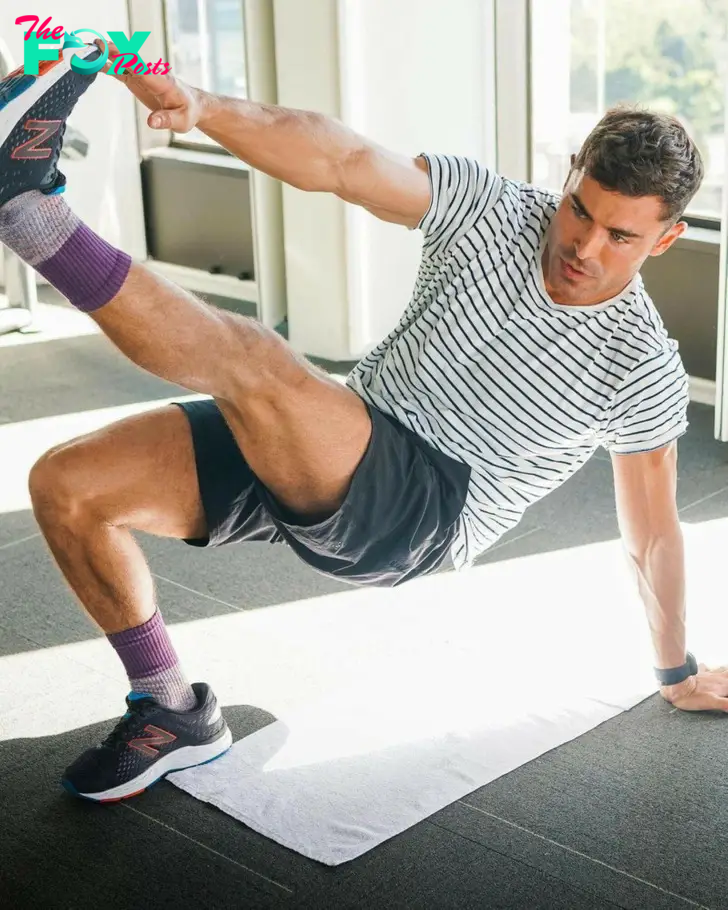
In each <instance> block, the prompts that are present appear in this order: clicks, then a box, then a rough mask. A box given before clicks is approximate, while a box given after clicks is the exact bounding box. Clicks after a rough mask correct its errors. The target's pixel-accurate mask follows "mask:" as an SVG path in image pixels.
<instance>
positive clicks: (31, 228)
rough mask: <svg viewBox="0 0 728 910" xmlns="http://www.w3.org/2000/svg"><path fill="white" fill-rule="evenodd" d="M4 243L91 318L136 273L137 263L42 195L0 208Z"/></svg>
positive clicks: (54, 198)
mask: <svg viewBox="0 0 728 910" xmlns="http://www.w3.org/2000/svg"><path fill="white" fill-rule="evenodd" d="M0 243H4V244H5V246H7V247H9V248H10V249H11V250H12V251H13V252H14V253H17V255H18V256H20V258H21V259H23V260H24V261H25V262H27V263H28V265H32V266H33V268H34V269H35V270H36V271H37V272H40V274H41V275H42V276H43V277H44V278H46V279H47V280H48V281H50V283H51V284H52V285H53V286H54V287H55V288H57V289H58V290H59V291H60V292H61V294H63V296H64V297H66V298H67V299H68V300H69V301H70V302H71V303H72V304H73V305H74V306H75V307H77V308H78V309H79V310H83V311H84V312H85V313H91V312H93V311H94V310H98V309H99V307H102V306H103V305H104V304H105V303H108V302H109V301H110V300H111V299H112V298H113V297H116V295H117V294H118V293H119V291H120V290H121V287H122V285H123V284H124V281H125V280H126V276H127V275H128V274H129V269H130V268H131V262H132V260H131V257H130V256H128V255H127V254H126V253H124V252H122V251H121V250H117V249H116V248H115V247H113V246H111V245H110V244H109V243H107V242H106V241H105V240H103V239H102V238H101V237H99V236H98V234H95V233H94V232H93V231H92V230H91V229H90V228H89V227H87V226H86V225H85V224H84V223H83V222H82V221H80V219H79V218H77V217H76V215H74V213H73V212H72V211H71V209H70V208H69V207H68V205H67V204H66V202H65V201H64V199H63V198H62V197H61V196H45V195H44V194H43V193H41V192H40V191H38V190H31V191H30V192H28V193H23V194H21V195H20V196H16V197H15V199H11V200H10V202H8V203H7V204H6V205H4V206H2V208H0Z"/></svg>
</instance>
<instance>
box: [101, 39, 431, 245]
mask: <svg viewBox="0 0 728 910" xmlns="http://www.w3.org/2000/svg"><path fill="white" fill-rule="evenodd" d="M118 56H119V52H118V50H117V49H116V48H115V47H114V46H113V45H111V46H110V63H109V64H108V66H107V71H108V70H110V68H111V67H112V66H113V65H114V63H115V59H116V57H118ZM116 78H117V79H119V80H120V81H121V82H123V83H124V84H125V85H126V86H127V88H128V89H129V90H130V91H131V92H132V93H133V94H134V95H135V97H136V98H138V99H139V101H141V102H142V104H144V105H145V106H146V107H148V108H149V109H150V110H151V111H152V113H151V114H150V116H149V119H148V123H149V126H150V127H152V128H153V129H165V130H174V131H175V132H180V133H184V132H188V131H189V130H191V129H193V128H194V127H197V128H198V129H200V130H201V131H202V132H203V133H205V134H206V135H207V136H209V137H210V138H211V139H214V140H215V142H217V143H218V144H219V145H221V146H223V148H226V149H227V150H228V151H229V152H231V153H232V154H233V155H235V156H236V157H237V158H240V159H241V160H242V161H245V162H246V163H247V164H249V165H250V166H251V167H254V168H255V169H256V170H259V171H262V172H263V173H265V174H268V175H269V176H271V177H274V178H276V179H277V180H281V181H283V182H284V183H288V184H290V185H291V186H295V187H297V188H298V189H301V190H306V191H308V192H319V193H333V194H335V195H336V196H338V197H339V198H340V199H343V200H344V201H346V202H351V203H353V204H354V205H360V206H362V207H363V208H365V209H367V210H368V211H370V212H371V213H372V214H374V215H376V216H377V217H378V218H380V219H382V220H384V221H390V222H393V223H395V224H402V225H405V226H407V227H410V228H415V227H417V225H418V224H419V223H420V221H421V220H422V218H423V217H424V215H425V213H426V212H427V209H428V207H429V205H430V198H431V190H430V180H429V176H428V173H427V165H426V164H425V161H424V159H421V158H412V157H408V156H406V155H398V154H396V153H394V152H390V151H388V150H387V149H385V148H382V147H381V146H379V145H376V144H375V143H373V142H370V141H369V140H368V139H366V138H365V137H364V136H361V135H359V134H358V133H356V132H355V131H354V130H352V129H349V127H347V126H345V125H344V124H343V123H341V122H340V121H338V120H335V119H333V118H331V117H326V116H325V115H323V114H318V113H314V112H312V111H301V110H292V109H289V108H283V107H277V106H275V105H269V104H258V103H257V102H254V101H245V100H240V99H236V98H226V97H222V96H219V95H213V94H211V93H209V92H204V91H202V90H201V89H197V88H193V87H192V86H189V85H186V84H185V83H184V82H183V81H182V80H180V79H177V78H176V77H174V76H173V75H169V76H154V75H149V76H134V75H131V74H122V75H120V76H117V77H116Z"/></svg>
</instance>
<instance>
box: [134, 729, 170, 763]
mask: <svg viewBox="0 0 728 910" xmlns="http://www.w3.org/2000/svg"><path fill="white" fill-rule="evenodd" d="M144 732H145V733H148V734H149V735H148V736H144V737H141V736H140V737H138V738H137V739H132V740H130V741H129V748H130V749H137V750H138V751H139V752H141V753H142V754H143V755H146V756H147V757H148V758H156V757H157V755H159V749H158V748H157V749H155V748H154V747H155V746H166V745H168V744H169V743H173V742H174V741H175V739H177V737H176V736H175V735H174V734H173V733H169V732H168V731H167V730H162V728H161V727H155V726H154V724H147V725H146V727H145V728H144Z"/></svg>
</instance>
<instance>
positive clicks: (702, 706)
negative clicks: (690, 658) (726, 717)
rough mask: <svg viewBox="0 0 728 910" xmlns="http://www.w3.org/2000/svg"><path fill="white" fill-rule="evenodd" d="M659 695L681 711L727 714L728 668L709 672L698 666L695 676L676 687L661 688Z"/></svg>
mask: <svg viewBox="0 0 728 910" xmlns="http://www.w3.org/2000/svg"><path fill="white" fill-rule="evenodd" d="M660 695H662V697H663V698H664V699H665V700H666V701H669V702H670V703H671V704H673V705H675V707H676V708H680V710H681V711H723V712H725V713H728V667H718V668H717V669H714V670H710V669H708V667H706V666H705V664H700V665H699V666H698V673H697V674H696V675H695V676H689V677H688V678H687V679H685V680H683V682H681V683H678V684H677V685H676V686H662V687H661V689H660Z"/></svg>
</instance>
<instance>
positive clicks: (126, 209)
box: [0, 0, 146, 279]
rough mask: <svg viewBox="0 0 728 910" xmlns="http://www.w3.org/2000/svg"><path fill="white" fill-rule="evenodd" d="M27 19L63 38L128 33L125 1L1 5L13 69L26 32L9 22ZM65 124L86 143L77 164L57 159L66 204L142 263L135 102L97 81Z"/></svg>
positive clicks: (0, 27)
mask: <svg viewBox="0 0 728 910" xmlns="http://www.w3.org/2000/svg"><path fill="white" fill-rule="evenodd" d="M61 10H62V11H61ZM31 14H33V15H38V16H40V21H41V22H43V20H44V19H45V18H46V17H47V16H51V15H52V16H53V21H52V23H51V26H50V28H54V27H55V26H58V25H62V26H63V27H64V28H65V30H66V31H74V30H75V29H78V28H92V29H94V30H95V31H97V32H101V33H102V34H104V35H106V33H107V32H108V31H109V30H110V29H111V30H114V29H121V30H122V31H124V32H125V33H126V34H128V33H129V21H128V16H127V7H126V2H125V0H104V3H103V5H102V4H99V3H98V2H96V0H64V2H63V3H62V4H59V3H50V2H48V0H39V2H36V3H30V4H29V3H28V2H27V0H2V3H1V4H0V35H2V39H3V41H4V43H5V44H6V45H7V46H8V47H9V49H10V52H11V54H12V55H13V57H14V58H15V63H16V65H17V66H20V65H21V64H22V62H23V35H24V33H25V30H26V29H27V26H25V27H23V26H19V25H15V20H16V18H18V17H19V16H26V15H31ZM87 40H89V41H91V40H93V36H92V35H89V36H88V37H87ZM70 123H71V124H72V125H73V126H74V127H76V128H77V129H79V130H81V132H82V133H84V134H85V136H86V137H87V138H88V139H89V141H90V149H89V154H88V157H87V158H85V159H84V160H83V161H68V160H65V159H61V162H60V167H61V170H62V171H63V172H64V173H65V174H66V177H67V178H68V187H67V189H66V199H67V200H68V202H69V204H70V205H71V206H72V207H73V209H74V210H75V211H76V212H77V214H78V215H79V216H80V217H81V218H82V219H83V220H84V221H86V222H87V223H88V224H89V225H90V226H91V227H92V228H94V230H96V231H98V232H99V233H100V234H101V235H102V236H103V237H104V238H106V239H107V240H108V241H109V242H110V243H113V244H115V245H117V246H120V247H122V248H123V249H124V250H126V251H127V252H128V253H129V254H130V255H132V256H134V257H137V258H140V259H144V258H146V244H145V238H144V218H143V209H142V194H141V177H140V171H139V153H138V145H137V137H136V122H135V117H134V99H133V98H132V96H131V94H130V93H129V92H128V91H127V90H126V89H125V88H124V86H122V85H121V84H119V83H117V82H116V81H115V80H114V79H113V78H112V77H110V76H107V75H104V74H100V75H99V76H98V77H97V79H96V81H95V82H94V84H93V85H92V86H91V88H90V89H89V90H88V91H87V93H86V94H85V95H84V96H83V98H81V100H80V101H79V103H78V106H77V107H76V109H75V111H74V112H73V114H72V116H71V119H70ZM1 263H2V257H0V265H1ZM1 277H2V276H1V275H0V279H1Z"/></svg>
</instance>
